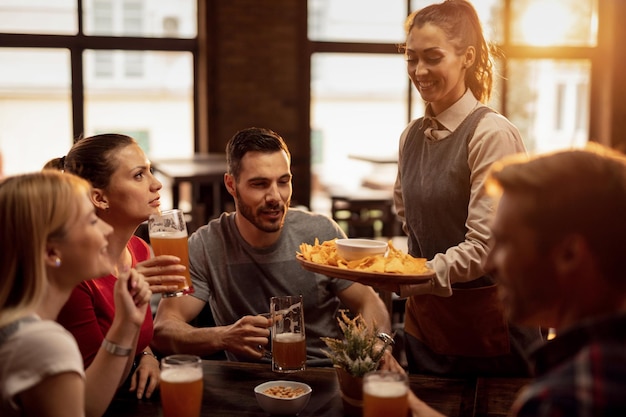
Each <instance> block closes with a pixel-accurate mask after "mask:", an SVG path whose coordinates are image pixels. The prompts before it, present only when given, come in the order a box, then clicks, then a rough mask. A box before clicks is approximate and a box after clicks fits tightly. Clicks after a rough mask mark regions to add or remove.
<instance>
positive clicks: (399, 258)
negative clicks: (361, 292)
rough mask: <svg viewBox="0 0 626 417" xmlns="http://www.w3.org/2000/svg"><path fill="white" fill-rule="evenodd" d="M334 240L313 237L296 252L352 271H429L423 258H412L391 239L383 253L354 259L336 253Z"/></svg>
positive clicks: (424, 272) (394, 272)
mask: <svg viewBox="0 0 626 417" xmlns="http://www.w3.org/2000/svg"><path fill="white" fill-rule="evenodd" d="M335 240H337V239H333V240H327V241H325V242H323V243H321V244H320V243H319V240H318V239H317V238H315V244H314V245H309V244H308V243H302V244H301V245H300V251H299V252H297V253H298V254H299V255H301V256H302V257H303V258H304V259H306V260H307V261H310V262H314V263H317V264H320V265H329V266H336V267H338V268H342V269H350V270H354V271H363V272H387V273H393V274H407V275H419V274H426V273H428V272H430V270H429V269H428V268H427V267H426V259H425V258H414V257H412V256H411V255H408V254H406V253H404V252H402V251H401V250H399V249H397V248H395V247H394V246H393V244H392V243H391V241H389V243H388V247H389V249H388V251H387V253H386V254H385V255H376V256H366V257H364V258H361V259H357V260H354V261H346V260H345V259H343V258H342V257H341V256H339V255H338V254H337V247H336V245H335Z"/></svg>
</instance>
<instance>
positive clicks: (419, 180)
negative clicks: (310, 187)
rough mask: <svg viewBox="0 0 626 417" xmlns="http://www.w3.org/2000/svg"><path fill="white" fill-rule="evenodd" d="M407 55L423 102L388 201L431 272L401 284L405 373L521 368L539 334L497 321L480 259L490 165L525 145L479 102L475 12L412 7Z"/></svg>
mask: <svg viewBox="0 0 626 417" xmlns="http://www.w3.org/2000/svg"><path fill="white" fill-rule="evenodd" d="M405 28H406V44H405V45H404V53H405V58H406V62H407V70H408V74H409V77H410V79H411V81H412V82H413V85H414V86H415V88H417V91H418V92H419V93H420V95H421V97H422V99H423V100H424V101H425V102H426V110H425V115H424V117H422V118H419V119H416V120H413V121H412V122H411V123H410V124H409V125H408V126H407V127H406V129H405V130H404V132H403V133H402V135H401V138H400V149H399V161H398V176H397V180H396V183H395V190H394V202H395V206H396V210H397V213H398V215H399V216H400V218H401V220H402V222H403V229H404V231H405V232H406V233H407V234H408V245H409V253H410V254H411V255H413V256H415V257H424V258H427V259H429V262H428V265H429V266H430V267H431V268H432V269H433V270H434V271H435V272H436V277H435V278H434V279H433V280H432V281H431V282H429V283H427V284H419V285H405V286H401V287H400V289H399V294H400V296H401V297H409V298H408V300H407V304H406V317H405V337H406V346H407V360H408V364H409V372H411V373H431V374H439V375H502V376H504V375H507V376H513V375H515V376H524V375H527V374H528V366H527V362H526V359H525V351H526V350H527V348H528V347H529V346H530V345H532V344H534V343H535V342H538V341H541V339H542V336H541V331H540V329H539V328H535V329H524V330H522V329H519V328H515V327H513V326H511V325H510V324H509V323H507V321H506V320H505V318H504V312H503V306H502V304H501V303H500V301H499V299H498V296H497V288H496V286H495V285H494V280H493V279H492V277H490V276H488V275H485V273H484V270H483V267H482V262H483V260H484V259H485V258H486V253H487V246H488V241H489V238H490V236H489V227H488V226H489V220H490V215H491V212H492V208H493V207H492V203H491V201H490V200H489V198H488V196H487V195H485V193H484V191H483V184H484V180H485V177H486V174H487V172H488V170H489V167H490V166H491V164H492V163H493V162H495V161H497V160H499V159H500V158H501V157H503V156H505V155H508V154H513V153H520V152H524V151H525V148H524V144H523V142H522V139H521V137H520V134H519V132H518V130H517V129H516V127H515V126H513V124H511V122H509V121H508V120H507V119H506V118H505V117H503V116H502V115H500V114H498V113H496V112H495V111H494V110H493V109H491V108H489V107H487V106H485V105H484V104H482V102H486V101H487V100H488V99H489V96H490V94H491V88H492V83H493V64H492V57H491V56H490V51H489V47H488V45H487V42H486V41H485V39H484V36H483V33H482V27H481V24H480V21H479V19H478V15H477V13H476V11H475V9H474V8H473V7H472V5H471V4H470V3H469V2H467V1H464V0H446V1H444V2H443V3H440V4H433V5H430V6H427V7H425V8H423V9H421V10H418V11H416V12H414V13H412V14H411V15H410V16H409V17H408V18H407V21H406V23H405Z"/></svg>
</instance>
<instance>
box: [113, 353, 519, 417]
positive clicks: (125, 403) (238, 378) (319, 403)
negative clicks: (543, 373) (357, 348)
mask: <svg viewBox="0 0 626 417" xmlns="http://www.w3.org/2000/svg"><path fill="white" fill-rule="evenodd" d="M203 368H204V396H203V400H202V402H203V404H202V414H201V415H202V417H205V416H206V417H208V416H212V417H230V416H233V417H234V416H264V417H266V416H267V413H265V412H264V411H263V410H262V409H261V408H260V407H259V405H258V404H257V402H256V398H255V396H254V387H255V386H257V385H258V384H260V383H263V382H266V381H269V380H276V379H284V380H294V381H300V382H304V383H306V384H308V385H310V386H311V388H312V390H313V393H312V395H311V399H310V401H309V404H308V405H307V406H306V408H305V409H304V410H303V411H302V412H301V413H300V414H299V415H300V416H301V417H308V416H325V417H335V416H337V417H339V416H343V415H344V412H343V403H342V400H341V396H340V393H339V385H338V381H337V376H336V373H335V370H334V369H333V368H308V369H307V370H305V371H302V372H297V373H293V374H277V373H274V372H272V371H271V369H270V365H269V364H253V363H239V362H228V361H207V360H205V361H203ZM409 380H410V384H411V389H412V390H413V392H415V394H416V395H417V396H418V397H420V398H421V399H422V400H423V401H425V402H426V403H427V404H429V405H430V406H432V407H433V408H435V409H437V410H439V411H440V412H442V413H444V414H446V415H448V416H451V417H454V416H486V417H496V416H506V415H507V411H508V409H509V407H510V405H511V403H512V402H513V399H514V398H515V396H516V394H517V391H518V390H519V388H520V387H522V386H523V385H525V384H526V383H527V382H528V379H525V378H468V379H463V378H440V377H432V376H424V375H411V376H410V377H409ZM159 401H160V399H159V397H158V395H155V396H153V398H152V399H150V400H137V399H136V398H134V397H133V396H131V395H126V394H124V395H118V396H117V397H116V398H115V399H114V400H113V402H112V404H111V406H110V407H109V409H108V410H107V412H106V413H105V417H113V416H115V417H160V416H162V412H161V406H160V402H159Z"/></svg>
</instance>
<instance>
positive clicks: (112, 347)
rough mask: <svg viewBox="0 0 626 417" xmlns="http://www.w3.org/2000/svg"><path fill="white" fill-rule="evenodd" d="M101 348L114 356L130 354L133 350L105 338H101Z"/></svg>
mask: <svg viewBox="0 0 626 417" xmlns="http://www.w3.org/2000/svg"><path fill="white" fill-rule="evenodd" d="M102 348H103V349H104V350H106V351H107V352H109V353H110V354H111V355H115V356H130V352H132V351H133V348H126V347H123V346H120V345H118V344H115V343H113V342H109V341H108V340H106V339H102Z"/></svg>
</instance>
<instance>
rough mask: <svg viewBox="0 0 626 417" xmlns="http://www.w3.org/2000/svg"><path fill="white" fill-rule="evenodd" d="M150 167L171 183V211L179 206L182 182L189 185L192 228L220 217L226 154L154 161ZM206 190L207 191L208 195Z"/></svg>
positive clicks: (222, 204)
mask: <svg viewBox="0 0 626 417" xmlns="http://www.w3.org/2000/svg"><path fill="white" fill-rule="evenodd" d="M152 167H153V168H154V170H155V172H157V173H159V174H161V175H163V176H164V177H165V179H166V180H167V181H168V182H169V183H170V184H171V187H172V207H174V208H178V207H179V204H180V186H181V185H182V184H184V183H190V184H191V190H192V191H191V194H192V195H191V198H192V201H191V204H192V214H195V216H192V223H193V224H192V228H193V229H195V228H197V227H199V226H201V225H203V224H205V223H206V221H207V220H210V219H213V218H216V217H218V216H219V215H220V214H221V212H222V210H223V208H224V203H223V201H222V194H223V193H224V191H225V187H224V174H225V173H226V171H227V165H226V154H217V153H211V154H195V155H193V156H191V157H190V158H176V159H157V160H153V161H152ZM206 189H210V193H207V192H206ZM193 217H196V218H195V219H194V218H193ZM197 217H200V218H199V219H198V218H197Z"/></svg>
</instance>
